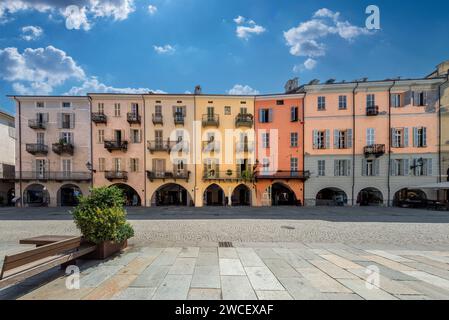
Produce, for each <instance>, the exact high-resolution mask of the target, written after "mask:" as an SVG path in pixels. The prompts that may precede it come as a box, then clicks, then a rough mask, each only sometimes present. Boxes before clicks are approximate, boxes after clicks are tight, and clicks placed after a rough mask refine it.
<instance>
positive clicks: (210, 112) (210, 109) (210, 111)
mask: <svg viewBox="0 0 449 320" xmlns="http://www.w3.org/2000/svg"><path fill="white" fill-rule="evenodd" d="M214 115H215V109H214V107H207V118H208V119H210V120H213V119H214Z"/></svg>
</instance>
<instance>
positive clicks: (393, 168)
mask: <svg viewBox="0 0 449 320" xmlns="http://www.w3.org/2000/svg"><path fill="white" fill-rule="evenodd" d="M395 175H396V160H395V159H391V160H390V176H395Z"/></svg>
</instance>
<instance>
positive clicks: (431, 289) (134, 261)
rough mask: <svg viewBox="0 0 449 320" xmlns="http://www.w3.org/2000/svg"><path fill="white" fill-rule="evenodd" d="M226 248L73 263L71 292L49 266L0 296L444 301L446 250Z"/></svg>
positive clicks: (138, 251) (167, 249)
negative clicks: (76, 269) (76, 276)
mask: <svg viewBox="0 0 449 320" xmlns="http://www.w3.org/2000/svg"><path fill="white" fill-rule="evenodd" d="M234 245H235V246H236V247H227V248H222V247H218V244H217V243H209V244H206V245H203V246H191V247H189V246H185V247H183V246H161V245H160V244H154V245H153V246H152V245H149V246H146V247H131V248H129V249H128V250H126V251H125V252H124V253H122V254H120V255H118V256H116V257H114V258H112V259H109V260H107V261H87V262H83V263H81V264H80V268H81V274H80V289H79V290H68V289H67V288H66V280H67V277H66V276H65V275H64V273H63V272H62V271H60V270H58V269H53V270H50V271H48V272H46V273H44V274H41V275H39V276H37V277H34V278H32V279H29V280H27V281H25V282H24V283H22V284H20V285H17V286H14V287H10V288H6V289H4V290H2V291H0V299H86V300H91V299H224V300H227V299H241V300H253V299H260V300H264V299H273V300H274V299H283V300H285V299H300V300H305V299H368V300H375V299H393V300H394V299H449V248H447V249H445V250H443V249H441V248H432V249H425V250H424V249H419V250H410V249H409V248H408V249H404V248H398V247H392V246H384V245H383V246H380V245H379V246H376V247H366V246H362V245H360V246H358V245H346V244H339V243H331V244H313V243H311V244H304V243H240V244H238V245H237V244H234ZM369 270H378V271H379V277H378V278H379V282H378V283H376V282H372V281H369V282H367V281H366V280H367V279H368V280H370V279H373V275H370V273H369V272H368V271H369ZM367 283H368V284H367ZM370 283H373V284H375V285H374V287H373V286H370V285H369V284H370Z"/></svg>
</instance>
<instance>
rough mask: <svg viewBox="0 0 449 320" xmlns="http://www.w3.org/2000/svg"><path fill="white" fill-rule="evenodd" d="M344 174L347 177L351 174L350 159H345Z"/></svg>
mask: <svg viewBox="0 0 449 320" xmlns="http://www.w3.org/2000/svg"><path fill="white" fill-rule="evenodd" d="M346 163H347V166H346V175H347V176H348V177H349V176H350V175H351V160H346Z"/></svg>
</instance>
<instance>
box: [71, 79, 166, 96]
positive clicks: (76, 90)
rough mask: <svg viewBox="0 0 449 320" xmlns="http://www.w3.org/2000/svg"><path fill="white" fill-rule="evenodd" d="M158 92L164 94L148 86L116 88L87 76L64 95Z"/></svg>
mask: <svg viewBox="0 0 449 320" xmlns="http://www.w3.org/2000/svg"><path fill="white" fill-rule="evenodd" d="M148 92H153V93H160V94H164V93H165V92H164V91H161V90H151V89H149V88H116V87H111V86H107V85H105V84H104V83H101V82H100V81H98V79H97V77H89V78H88V79H86V80H85V81H84V82H83V83H82V84H81V86H78V87H72V88H71V89H70V90H69V91H68V92H66V95H71V96H80V95H85V94H87V93H130V94H133V93H134V94H136V93H137V94H138V93H148Z"/></svg>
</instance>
